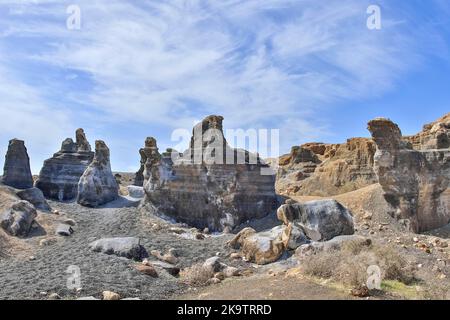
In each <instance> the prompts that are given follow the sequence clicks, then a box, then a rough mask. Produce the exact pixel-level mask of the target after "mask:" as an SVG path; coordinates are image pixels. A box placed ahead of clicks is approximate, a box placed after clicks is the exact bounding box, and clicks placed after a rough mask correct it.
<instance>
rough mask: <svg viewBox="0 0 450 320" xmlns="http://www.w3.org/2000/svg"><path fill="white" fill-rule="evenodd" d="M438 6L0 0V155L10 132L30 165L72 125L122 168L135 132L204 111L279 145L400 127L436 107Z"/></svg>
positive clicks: (440, 35)
mask: <svg viewBox="0 0 450 320" xmlns="http://www.w3.org/2000/svg"><path fill="white" fill-rule="evenodd" d="M73 4H74V5H78V6H79V8H80V9H81V28H80V30H69V29H68V28H67V27H66V20H67V18H68V17H69V14H67V13H66V9H67V7H68V6H69V5H73ZM373 4H375V5H379V6H380V8H381V18H382V20H381V21H382V28H381V30H369V29H368V28H367V27H366V20H367V18H368V15H367V13H366V9H367V7H368V6H369V5H373ZM449 15H450V2H449V1H447V0H408V1H407V0H390V1H388V0H386V1H375V0H367V1H366V0H340V1H337V0H327V1H325V0H324V1H318V0H295V1H294V0H265V1H264V0H257V1H255V0H246V1H238V0H223V1H196V0H192V1H188V0H185V1H181V0H173V1H131V0H129V1H126V0H122V1H118V0H110V1H103V0H79V1H77V0H70V1H61V0H58V1H56V0H21V1H19V0H15V1H12V0H1V1H0V97H1V98H0V114H1V117H2V125H1V130H0V152H1V154H4V152H5V151H6V147H7V143H8V140H9V139H11V138H20V139H24V140H25V141H26V145H27V147H28V150H29V154H30V157H31V164H32V169H33V172H34V173H38V172H39V170H40V168H41V166H42V162H43V161H44V160H45V159H46V158H48V157H50V156H51V155H52V154H53V153H54V152H56V151H57V150H58V149H59V147H60V144H61V141H62V140H64V139H65V138H66V137H72V136H73V135H74V131H75V129H76V128H78V127H83V128H84V129H85V131H86V133H87V136H88V138H89V140H90V141H91V144H93V143H94V140H95V139H103V140H105V141H106V143H107V144H108V145H109V147H110V149H111V156H112V166H113V169H115V170H124V171H135V170H137V167H138V164H139V155H138V149H139V148H140V147H141V146H142V145H143V142H144V140H145V137H147V136H154V137H156V138H157V140H158V143H159V145H160V148H161V149H164V148H166V147H169V146H173V145H175V144H177V142H173V141H171V133H172V132H173V130H175V129H177V128H185V129H187V130H191V128H192V125H193V124H194V123H195V122H196V121H198V120H200V119H201V118H203V117H204V116H206V115H209V114H220V115H223V116H224V117H225V122H224V125H225V127H227V128H234V129H237V128H242V129H249V128H254V129H262V128H268V129H271V128H273V129H280V142H281V145H280V148H281V152H282V153H284V152H288V151H289V149H290V147H291V146H292V145H298V144H301V143H304V142H308V141H323V142H333V143H337V142H343V141H345V139H347V138H348V137H353V136H368V132H367V130H366V123H367V121H368V120H370V119H372V118H374V117H377V116H385V117H389V118H391V119H392V120H394V121H395V122H397V123H398V124H399V125H400V127H401V128H402V130H403V133H404V134H413V133H415V132H418V131H420V130H421V127H422V125H423V124H425V123H427V122H431V121H433V120H435V119H437V118H439V117H440V116H442V115H443V114H445V113H447V112H449V110H450V108H449V103H448V102H449V101H450V90H449V89H450V88H449V84H450V52H449V45H450V21H449V19H448V17H449ZM2 160H3V159H1V160H0V161H2ZM0 165H1V166H3V162H0Z"/></svg>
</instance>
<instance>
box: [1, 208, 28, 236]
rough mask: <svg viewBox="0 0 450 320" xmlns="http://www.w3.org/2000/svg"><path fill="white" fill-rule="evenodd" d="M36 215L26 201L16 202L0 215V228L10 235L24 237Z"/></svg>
mask: <svg viewBox="0 0 450 320" xmlns="http://www.w3.org/2000/svg"><path fill="white" fill-rule="evenodd" d="M36 216H37V213H36V209H35V208H34V206H33V205H32V204H31V203H29V202H28V201H24V200H21V201H16V202H14V203H12V205H11V206H10V207H9V208H8V209H6V210H5V211H4V212H3V213H2V214H1V215H0V226H1V227H2V228H3V229H4V230H5V231H6V232H7V233H8V234H10V235H12V236H16V237H26V236H27V235H28V233H29V232H30V229H31V226H32V224H33V221H34V219H35V218H36Z"/></svg>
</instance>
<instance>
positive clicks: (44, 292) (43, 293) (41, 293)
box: [39, 291, 48, 296]
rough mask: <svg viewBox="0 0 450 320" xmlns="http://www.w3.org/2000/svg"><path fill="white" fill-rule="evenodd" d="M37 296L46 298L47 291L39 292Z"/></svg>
mask: <svg viewBox="0 0 450 320" xmlns="http://www.w3.org/2000/svg"><path fill="white" fill-rule="evenodd" d="M39 294H40V295H41V296H46V295H48V293H47V291H41V292H39Z"/></svg>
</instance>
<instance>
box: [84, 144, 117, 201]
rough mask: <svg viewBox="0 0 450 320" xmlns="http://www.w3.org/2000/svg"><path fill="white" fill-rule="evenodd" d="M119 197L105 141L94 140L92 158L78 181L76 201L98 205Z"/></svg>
mask: <svg viewBox="0 0 450 320" xmlns="http://www.w3.org/2000/svg"><path fill="white" fill-rule="evenodd" d="M118 197H119V186H118V185H117V182H116V179H115V178H114V175H113V174H112V171H111V163H110V160H109V148H108V147H107V146H106V144H105V142H103V141H101V140H97V141H96V142H95V156H94V160H93V161H92V162H91V164H90V165H89V166H88V168H87V169H86V171H85V172H84V173H83V175H82V176H81V178H80V182H79V183H78V198H77V202H78V203H79V204H81V205H83V206H87V207H98V206H101V205H103V204H105V203H108V202H111V201H113V200H115V199H117V198H118Z"/></svg>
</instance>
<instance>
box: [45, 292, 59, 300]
mask: <svg viewBox="0 0 450 320" xmlns="http://www.w3.org/2000/svg"><path fill="white" fill-rule="evenodd" d="M48 299H49V300H60V299H61V297H60V296H59V294H57V293H52V294H50V295H49V296H48Z"/></svg>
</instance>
